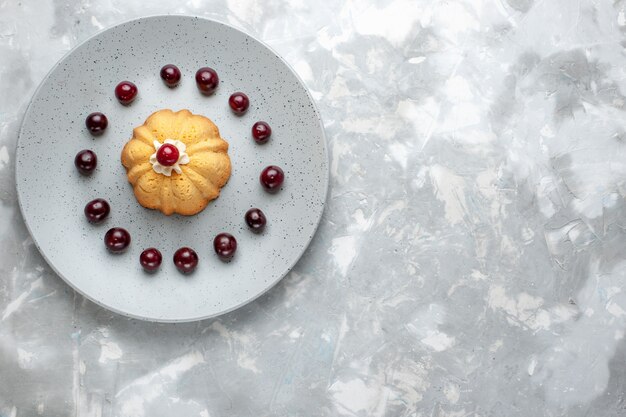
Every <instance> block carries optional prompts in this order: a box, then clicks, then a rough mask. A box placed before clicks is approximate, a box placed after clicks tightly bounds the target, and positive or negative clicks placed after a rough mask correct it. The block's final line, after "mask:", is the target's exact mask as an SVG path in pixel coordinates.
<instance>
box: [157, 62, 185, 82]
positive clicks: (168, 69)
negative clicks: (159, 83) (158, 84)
mask: <svg viewBox="0 0 626 417" xmlns="http://www.w3.org/2000/svg"><path fill="white" fill-rule="evenodd" d="M161 78H162V79H163V82H164V83H165V85H167V86H168V87H176V86H177V85H178V83H179V82H180V78H181V73H180V70H179V69H178V67H177V66H176V65H172V64H167V65H165V66H163V68H161Z"/></svg>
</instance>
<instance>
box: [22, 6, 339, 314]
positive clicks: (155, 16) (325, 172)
mask: <svg viewBox="0 0 626 417" xmlns="http://www.w3.org/2000/svg"><path fill="white" fill-rule="evenodd" d="M170 17H179V18H186V19H196V20H205V21H207V22H209V23H211V24H217V25H221V26H225V27H227V28H229V29H232V30H236V31H238V32H241V33H243V34H244V35H246V36H248V37H250V38H252V39H254V40H255V41H256V42H258V43H259V44H261V45H262V46H263V47H265V48H267V49H268V50H269V51H270V52H271V53H272V54H274V56H276V57H277V58H278V59H279V60H280V61H281V62H282V63H283V65H285V67H286V68H287V69H288V70H289V71H290V72H291V73H292V74H293V75H294V76H295V77H296V80H297V81H298V82H299V83H300V84H301V85H302V86H303V87H304V90H305V92H306V95H307V97H308V98H309V101H310V102H311V104H312V106H313V112H314V114H315V116H316V117H317V122H318V125H319V127H320V131H321V133H322V145H323V148H324V149H323V154H324V160H325V161H326V164H325V166H326V169H324V170H323V178H322V183H323V186H324V196H323V200H322V204H321V210H320V211H319V215H318V216H317V219H316V222H315V225H314V227H313V232H312V233H311V236H310V237H309V238H308V239H307V240H306V242H305V244H304V245H303V247H302V250H301V251H300V253H299V254H298V256H297V257H296V258H295V259H294V261H293V262H292V263H291V265H289V267H287V269H286V270H285V272H284V273H283V274H282V275H280V276H279V277H278V278H276V280H274V282H272V283H271V284H270V285H268V286H267V288H265V289H264V290H263V291H261V292H259V293H257V294H255V295H253V296H252V297H249V298H247V299H245V300H244V301H242V302H241V303H239V304H237V305H235V306H232V307H229V308H227V309H225V310H223V311H220V312H219V313H215V314H208V315H205V316H198V317H187V318H182V319H168V318H155V317H145V316H141V315H137V314H133V313H129V312H126V311H121V310H119V309H117V308H115V307H113V306H110V305H108V304H106V303H104V302H102V301H100V300H97V299H95V298H94V297H91V296H90V295H88V294H86V293H85V292H83V291H82V290H81V289H79V288H77V287H76V286H75V285H74V284H73V283H72V282H70V281H69V280H68V279H67V278H66V277H65V276H64V275H63V274H61V273H60V272H59V270H58V269H57V268H56V266H55V265H54V264H53V263H52V262H51V261H50V259H49V258H48V256H47V255H46V254H45V253H44V251H43V250H42V248H41V246H40V245H39V242H38V241H37V238H36V237H35V235H34V234H33V231H32V229H31V225H30V224H29V223H28V220H27V216H26V214H25V210H24V205H23V202H22V200H23V199H24V198H25V197H24V196H22V192H23V191H20V189H21V187H20V186H19V184H21V181H20V179H21V177H22V174H21V170H20V166H21V164H20V163H19V161H20V160H21V158H23V155H21V154H22V152H21V149H22V142H23V141H24V140H25V139H24V130H25V128H24V123H25V121H26V116H27V115H28V114H29V113H30V111H31V109H32V106H33V103H34V101H35V98H36V97H37V96H38V95H39V92H40V91H41V89H42V88H43V86H44V85H45V84H46V82H47V81H48V79H49V78H50V76H51V75H52V73H53V72H54V71H55V70H56V69H57V68H58V67H59V66H60V65H61V63H62V62H63V61H65V60H66V59H67V58H68V57H69V56H70V55H71V54H72V53H73V52H74V51H75V50H76V49H78V48H79V47H81V46H83V45H84V44H86V43H87V42H89V41H91V40H92V39H94V38H97V37H98V36H100V35H101V34H103V33H105V32H108V31H110V30H113V29H115V28H117V27H119V26H123V25H127V24H129V23H133V22H139V21H145V20H150V19H159V18H170ZM14 174H15V188H16V191H17V202H18V206H19V209H20V214H21V215H22V219H23V220H24V225H25V226H26V230H27V231H28V234H29V235H30V237H31V238H32V239H33V243H34V244H35V246H36V247H37V250H38V251H39V253H40V254H41V256H42V257H43V258H44V260H45V261H46V263H47V264H48V266H49V267H50V268H51V269H52V270H53V271H54V273H55V274H56V275H57V276H59V277H60V278H61V279H62V280H63V282H65V283H66V284H67V285H69V287H70V288H72V289H73V290H74V291H76V292H77V293H79V294H80V295H82V296H83V297H85V298H86V299H87V300H89V301H91V302H93V303H94V304H96V305H98V306H100V307H103V308H105V309H106V310H108V311H112V312H114V313H116V314H119V315H121V316H125V317H128V318H131V319H137V320H142V321H147V322H153V323H190V322H196V321H202V320H207V319H212V318H215V317H219V316H222V315H225V314H228V313H230V312H232V311H234V310H237V309H239V308H241V307H243V306H245V305H247V304H250V303H251V302H253V301H254V300H256V299H258V298H260V297H261V296H262V295H264V294H266V293H267V292H268V291H269V290H271V289H272V288H274V287H275V286H276V285H277V284H278V283H279V282H280V281H282V280H283V278H285V276H287V274H289V273H290V272H291V271H292V270H293V268H294V267H295V266H296V265H297V264H298V262H299V261H300V260H301V259H302V256H303V255H304V253H305V252H306V250H307V249H308V248H309V246H310V245H311V242H312V241H313V239H314V238H315V236H316V235H317V232H318V229H319V225H320V223H321V221H322V217H323V216H324V212H325V211H326V205H327V202H328V196H329V188H330V160H329V152H328V143H327V138H326V131H325V129H324V123H323V121H322V117H321V113H320V111H319V108H318V105H317V102H316V101H315V99H314V98H313V96H312V95H311V91H310V90H309V88H308V87H307V85H306V83H305V82H304V80H302V78H301V77H300V75H298V73H297V72H296V71H295V70H294V68H293V67H292V66H291V65H290V64H289V63H288V62H287V61H286V60H285V59H284V58H283V57H282V56H281V55H280V54H279V53H278V52H276V51H275V50H274V48H272V47H271V46H269V45H268V44H267V43H265V42H264V41H263V40H261V39H258V38H257V37H255V36H253V35H251V34H250V33H248V32H247V31H246V30H243V29H241V28H239V27H235V26H233V25H231V24H229V23H225V22H222V21H219V20H216V19H213V18H209V17H204V16H198V15H193V14H180V13H166V14H151V15H145V16H140V17H134V18H130V19H126V20H124V21H121V22H119V23H116V24H114V25H111V26H108V27H105V28H103V29H101V30H98V31H97V32H95V33H94V34H92V35H90V36H88V37H87V38H85V39H83V40H82V41H81V42H79V43H77V44H76V45H74V46H73V47H72V48H71V49H70V50H69V51H67V52H66V53H64V54H63V56H61V57H60V58H59V59H58V60H57V61H56V62H55V64H54V65H53V66H52V68H50V70H49V71H48V72H47V73H46V75H45V76H44V77H43V78H42V80H41V82H40V83H39V85H38V86H37V88H36V89H35V91H34V92H33V93H32V95H31V97H30V100H29V101H28V105H27V106H26V110H25V111H24V115H23V116H22V120H21V122H20V129H19V131H18V137H17V143H16V150H15V173H14Z"/></svg>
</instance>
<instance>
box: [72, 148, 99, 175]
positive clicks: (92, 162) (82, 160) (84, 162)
mask: <svg viewBox="0 0 626 417" xmlns="http://www.w3.org/2000/svg"><path fill="white" fill-rule="evenodd" d="M74 165H75V166H76V169H78V172H80V173H81V174H83V175H89V174H91V173H92V172H93V171H94V170H95V169H96V165H98V158H97V157H96V154H95V153H94V151H90V150H89V149H84V150H82V151H80V152H78V153H77V154H76V157H75V158H74Z"/></svg>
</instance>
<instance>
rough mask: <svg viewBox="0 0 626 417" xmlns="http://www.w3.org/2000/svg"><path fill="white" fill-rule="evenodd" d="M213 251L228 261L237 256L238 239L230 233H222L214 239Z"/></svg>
mask: <svg viewBox="0 0 626 417" xmlns="http://www.w3.org/2000/svg"><path fill="white" fill-rule="evenodd" d="M213 249H215V253H216V254H217V256H218V257H219V258H220V259H221V260H223V261H228V260H230V259H232V257H233V256H235V252H236V251H237V239H235V236H233V235H231V234H229V233H220V234H219V235H217V236H215V239H213Z"/></svg>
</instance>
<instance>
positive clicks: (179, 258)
mask: <svg viewBox="0 0 626 417" xmlns="http://www.w3.org/2000/svg"><path fill="white" fill-rule="evenodd" d="M174 265H176V268H178V270H179V271H180V272H182V273H184V274H188V273H190V272H193V270H194V269H196V266H198V254H197V253H196V251H194V250H193V249H191V248H187V247H182V248H180V249H178V250H177V251H176V253H174Z"/></svg>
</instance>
